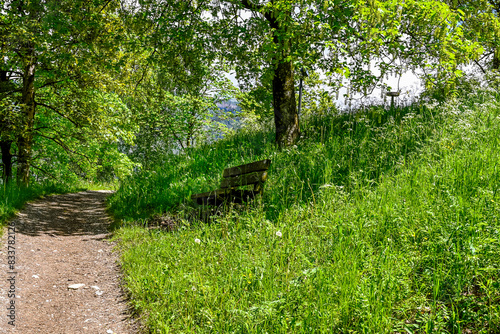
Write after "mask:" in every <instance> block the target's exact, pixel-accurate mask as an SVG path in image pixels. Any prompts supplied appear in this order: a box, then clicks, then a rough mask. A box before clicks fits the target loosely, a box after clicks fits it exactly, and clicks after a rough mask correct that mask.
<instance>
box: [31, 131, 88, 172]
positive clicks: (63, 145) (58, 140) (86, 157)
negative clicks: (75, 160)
mask: <svg viewBox="0 0 500 334" xmlns="http://www.w3.org/2000/svg"><path fill="white" fill-rule="evenodd" d="M38 135H39V136H40V137H43V138H46V139H49V140H52V141H53V142H54V143H56V144H57V145H59V146H61V147H62V148H63V149H64V150H65V151H66V152H68V153H72V154H76V155H79V156H82V157H84V158H85V159H87V161H88V162H89V163H90V164H92V161H90V158H89V157H88V156H86V155H85V154H83V153H79V152H76V151H73V150H72V149H70V148H69V147H68V146H67V145H66V144H64V143H63V142H62V140H60V139H57V138H54V137H49V136H45V135H43V134H41V133H38Z"/></svg>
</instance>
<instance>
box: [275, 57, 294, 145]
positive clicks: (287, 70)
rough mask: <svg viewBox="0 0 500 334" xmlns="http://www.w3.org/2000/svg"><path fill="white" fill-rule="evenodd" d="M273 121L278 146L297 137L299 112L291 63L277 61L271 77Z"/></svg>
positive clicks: (292, 142) (292, 141)
mask: <svg viewBox="0 0 500 334" xmlns="http://www.w3.org/2000/svg"><path fill="white" fill-rule="evenodd" d="M273 105H274V123H275V125H276V143H277V144H278V146H280V147H283V146H290V145H293V144H295V143H296V142H297V140H298V139H299V134H300V128H299V114H298V113H297V107H296V104H295V85H294V80H293V65H292V63H291V62H290V61H288V62H279V63H278V64H277V67H276V69H275V70H274V78H273Z"/></svg>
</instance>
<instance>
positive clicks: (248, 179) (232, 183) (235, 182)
mask: <svg viewBox="0 0 500 334" xmlns="http://www.w3.org/2000/svg"><path fill="white" fill-rule="evenodd" d="M266 179H267V172H266V171H263V172H255V173H250V174H243V175H238V176H234V177H226V178H224V179H222V182H221V184H220V187H221V188H222V189H224V188H232V187H239V186H246V185H250V184H256V183H260V182H265V181H266Z"/></svg>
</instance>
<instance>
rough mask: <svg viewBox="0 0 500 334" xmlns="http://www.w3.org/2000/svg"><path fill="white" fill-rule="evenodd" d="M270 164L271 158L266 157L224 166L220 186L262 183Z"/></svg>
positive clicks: (231, 186) (230, 186)
mask: <svg viewBox="0 0 500 334" xmlns="http://www.w3.org/2000/svg"><path fill="white" fill-rule="evenodd" d="M270 165H271V160H269V159H266V160H261V161H255V162H252V163H249V164H246V165H241V166H236V167H231V168H226V169H224V172H223V173H222V182H221V185H220V187H221V189H224V188H235V187H240V186H247V185H252V184H254V185H258V184H262V183H264V182H265V181H266V179H267V170H268V169H269V166H270Z"/></svg>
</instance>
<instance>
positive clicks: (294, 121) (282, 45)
mask: <svg viewBox="0 0 500 334" xmlns="http://www.w3.org/2000/svg"><path fill="white" fill-rule="evenodd" d="M241 4H242V5H243V7H245V8H247V9H249V10H252V11H254V12H258V11H262V9H263V8H264V7H263V6H262V5H256V4H254V3H252V2H250V1H249V0H241ZM273 14H275V15H272V14H271V13H270V12H267V13H265V14H264V17H265V18H266V20H267V21H268V22H269V26H270V28H271V29H273V30H274V38H273V41H274V43H275V44H276V46H277V49H278V50H280V51H279V53H278V54H277V55H276V56H275V57H274V63H273V64H272V66H274V77H273V107H274V124H275V125H276V144H278V146H279V147H284V146H291V145H293V144H295V143H296V142H297V140H298V139H299V136H300V127H299V114H298V111H297V105H296V103H295V84H294V78H293V73H294V70H293V63H292V61H291V60H290V59H289V56H290V44H291V43H292V41H291V40H289V39H288V40H286V39H284V38H282V36H281V37H280V36H279V34H280V33H283V28H284V27H282V26H281V24H282V23H280V21H278V20H277V19H276V17H278V15H276V14H278V13H273ZM286 15H289V17H291V15H292V13H291V12H288V13H286ZM285 29H286V28H285Z"/></svg>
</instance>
